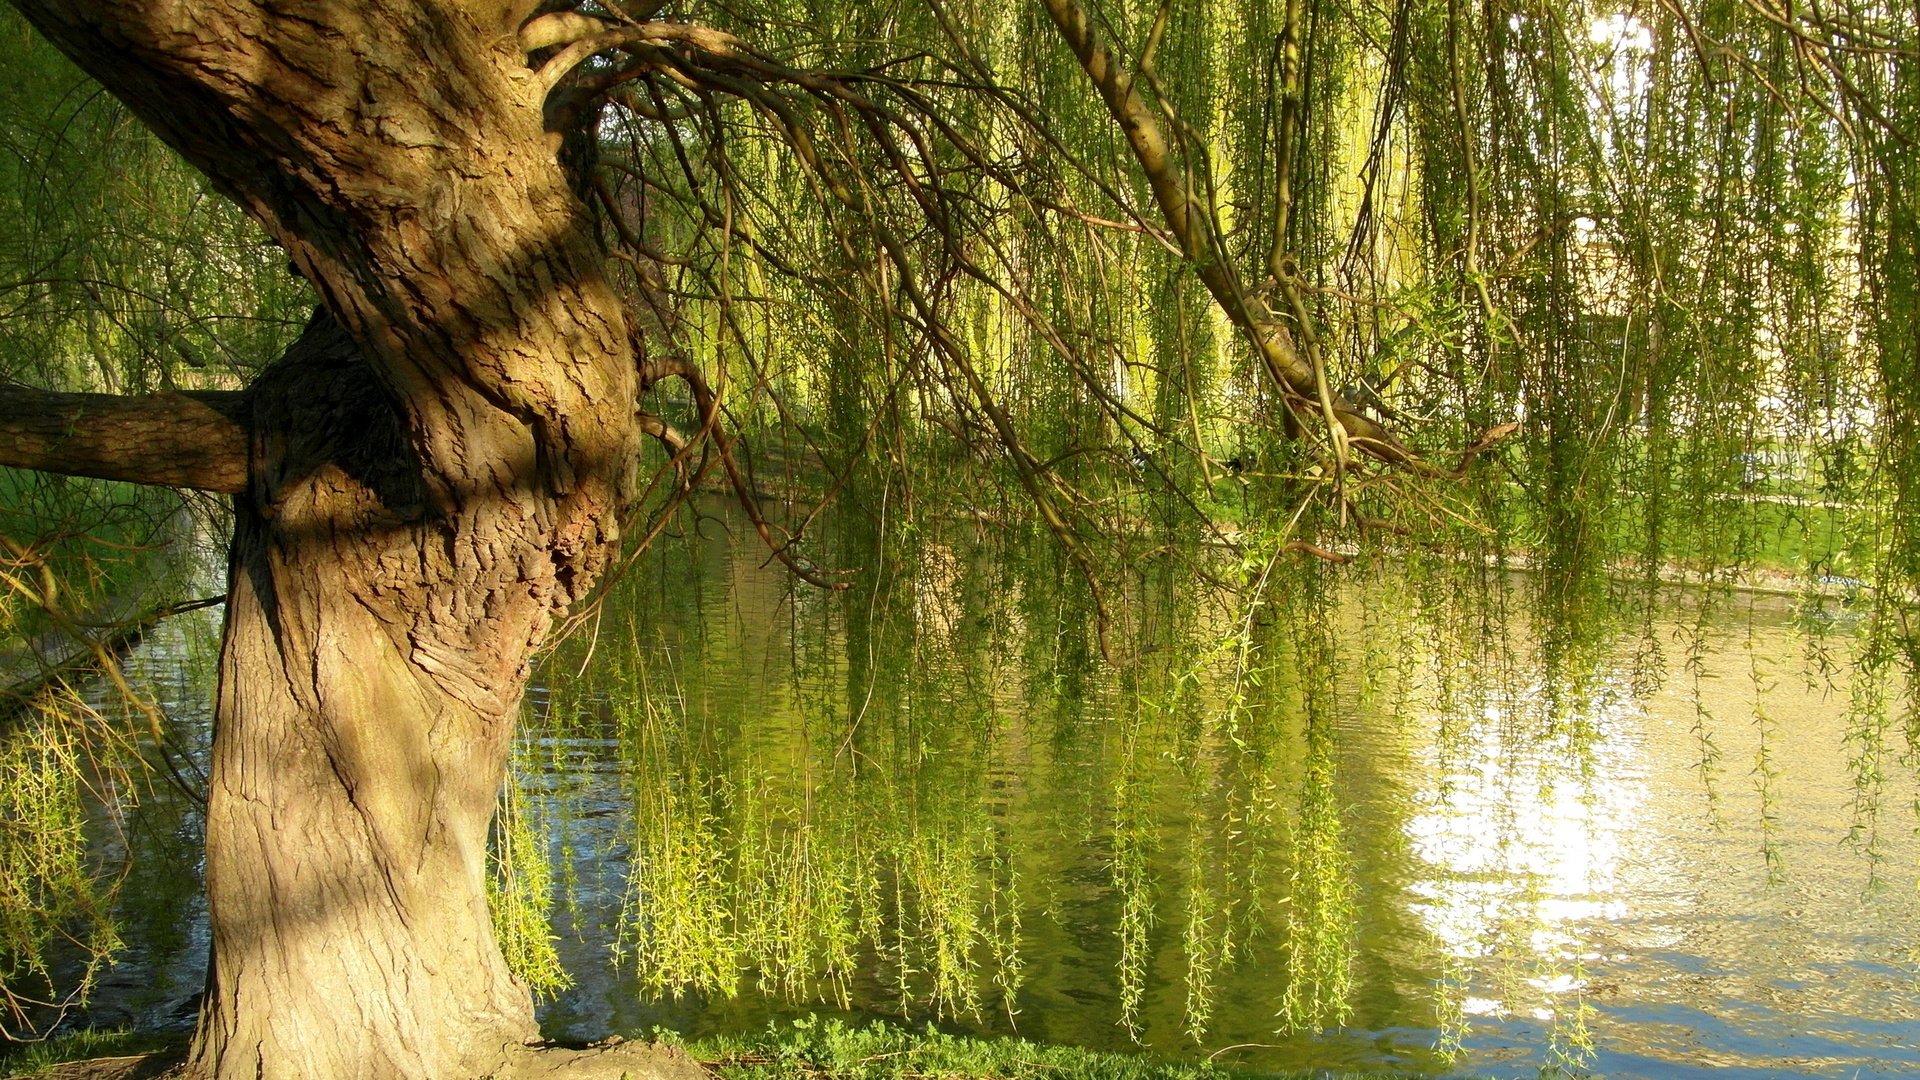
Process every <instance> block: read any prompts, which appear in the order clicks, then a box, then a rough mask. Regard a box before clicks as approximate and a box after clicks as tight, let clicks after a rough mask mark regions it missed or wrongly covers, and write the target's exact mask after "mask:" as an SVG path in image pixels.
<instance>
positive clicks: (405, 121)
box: [0, 0, 636, 1080]
mask: <svg viewBox="0 0 1920 1080" xmlns="http://www.w3.org/2000/svg"><path fill="white" fill-rule="evenodd" d="M16 2H17V5H18V6H19V7H20V8H21V10H22V11H23V12H25V13H26V15H27V16H28V18H29V19H31V20H32V21H33V22H34V23H35V25H36V26H38V27H39V28H40V29H41V30H42V31H43V32H44V33H46V34H47V36H48V37H49V38H51V39H52V40H53V41H54V42H55V43H56V44H57V45H59V46H60V47H61V48H62V49H63V50H64V51H66V52H67V53H68V54H69V55H70V56H72V57H73V58H74V59H75V60H76V61H77V62H78V63H79V64H80V65H81V66H82V67H83V68H85V69H86V70H87V71H88V72H89V73H91V74H92V75H94V76H95V77H96V78H98V79H99V80H100V81H101V82H102V83H103V84H104V85H106V86H107V88H108V89H109V90H111V91H113V92H114V93H115V94H117V95H118V96H120V97H121V98H122V99H123V100H125V101H126V102H127V104H128V106H129V107H130V108H132V109H133V110H134V111H135V112H136V113H137V114H139V115H140V116H141V117H142V118H143V119H145V120H146V121H147V122H148V123H149V124H151V125H152V126H153V127H154V128H155V130H156V131H157V132H158V133H159V134H160V135H161V136H162V137H163V138H165V139H166V140H168V141H169V142H170V143H171V144H172V145H174V146H175V147H176V148H178V149H179V150H180V151H181V152H182V153H183V154H185V155H186V157H187V158H188V159H189V160H190V161H191V162H193V163H194V164H195V165H196V166H197V167H199V168H200V169H201V170H202V171H204V172H205V173H206V174H207V175H208V176H210V177H212V178H213V180H214V181H215V182H216V183H217V184H218V185H220V186H221V187H222V188H223V189H224V190H225V191H227V192H228V193H229V194H230V195H232V196H233V197H234V198H235V199H237V200H238V201H240V203H241V204H242V205H243V206H245V207H246V208H247V209H248V210H249V212H251V213H252V214H253V215H254V216H255V217H256V218H258V219H259V220H260V221H261V222H262V223H263V224H264V225H265V226H266V227H267V229H268V230H269V231H270V232H271V233H272V234H273V236H274V237H275V238H276V239H277V240H278V241H279V242H280V243H281V244H282V245H283V246H284V247H285V248H286V249H287V251H288V253H289V255H290V256H291V258H292V259H293V261H294V263H295V264H296V266H298V267H299V269H300V271H301V272H302V273H303V274H305V275H306V276H307V277H308V279H309V280H311V281H313V282H314V283H315V285H316V286H317V287H318V289H319V291H320V294H321V296H322V298H323V301H324V304H325V311H324V312H323V313H322V314H320V315H319V316H317V317H316V319H315V321H314V322H313V324H312V325H311V326H309V328H308V329H307V332H306V333H305V335H304V336H303V337H302V338H301V339H300V341H299V342H298V343H297V344H296V345H295V346H294V347H293V348H292V349H291V350H289V352H288V354H287V355H286V356H285V357H284V358H283V359H282V360H280V361H279V362H278V363H277V364H275V365H273V366H272V367H271V368H270V369H269V370H268V371H267V373H266V374H264V375H263V376H262V377H261V378H260V379H259V380H258V382H257V384H256V385H255V386H253V387H251V388H250V389H249V390H248V392H247V399H246V406H247V407H246V408H245V409H236V408H234V407H233V406H234V404H235V403H234V402H233V401H232V400H230V399H222V400H220V401H219V402H217V404H218V405H219V408H218V409H217V410H212V409H209V407H208V404H207V402H206V400H204V399H203V400H198V401H196V400H190V399H184V398H183V399H176V400H175V401H174V404H176V405H179V406H180V407H181V408H182V409H190V408H191V409H199V410H200V414H201V415H210V416H216V417H217V418H218V422H217V423H214V424H212V425H211V427H210V430H209V435H210V436H212V437H213V438H210V440H209V441H210V442H216V443H218V445H219V446H222V447H237V446H239V445H242V444H244V445H245V446H246V448H247V449H246V451H245V460H244V461H241V462H235V461H233V460H231V458H232V451H231V450H229V451H227V452H225V453H224V454H222V453H221V452H218V451H217V450H213V449H207V450H205V452H206V454H207V455H208V456H211V457H214V458H218V459H219V460H217V461H209V462H201V463H199V464H197V465H192V466H182V467H181V468H187V469H188V470H189V471H195V470H197V471H198V475H197V476H195V477H185V478H182V477H180V476H178V475H174V474H175V473H177V472H179V471H180V469H178V468H176V469H174V470H173V471H172V472H166V474H165V476H164V477H161V476H160V475H159V474H158V473H156V470H154V469H152V468H140V467H137V466H139V465H140V464H141V463H140V462H139V461H138V460H137V459H129V460H127V461H124V462H119V463H116V461H115V457H114V455H113V454H112V453H94V454H92V455H90V456H89V455H80V454H67V455H64V456H63V455H62V454H61V453H60V451H59V446H58V444H59V443H60V442H61V441H62V438H63V436H59V435H58V434H57V433H56V434H55V435H53V436H50V437H49V438H48V439H43V440H41V441H40V442H34V441H33V440H31V439H29V440H26V441H25V442H21V443H18V444H17V445H13V444H8V443H6V442H5V441H4V440H0V460H5V462H6V463H9V464H19V465H29V466H35V467H42V468H51V469H55V470H57V471H68V472H86V473H90V474H93V475H108V476H115V477H118V478H124V479H134V480H144V481H146V482H163V483H174V484H185V485H187V486H201V487H206V488H209V489H212V490H224V491H229V492H236V497H235V507H236V517H237V522H238V525H237V529H236V534H235V537H234V544H233V556H232V593H231V599H230V601H229V606H228V615H227V627H226V635H225V640H224V644H223V646H222V652H221V660H220V689H219V704H218V710H217V714H216V726H215V734H214V768H213V774H212V789H211V792H210V801H209V807H208V822H207V847H208V852H207V881H208V889H209V893H210V899H211V913H212V920H213V936H214V951H213V958H212V970H211V976H210V986H209V993H208V996H207V1000H206V1004H205V1006H204V1009H203V1012H202V1016H201V1028H200V1033H199V1036H198V1038H197V1040H196V1043H195V1049H194V1053H193V1059H192V1067H193V1069H194V1071H195V1072H196V1073H200V1074H203V1075H207V1076H220V1077H228V1076H233V1077H239V1076H246V1077H249V1078H253V1077H288V1078H295V1077H298V1078H307V1080H315V1078H326V1077H340V1078H349V1077H351V1078H365V1077H446V1078H452V1077H464V1076H481V1075H487V1074H489V1073H491V1072H492V1071H494V1070H495V1069H496V1068H498V1067H499V1066H500V1065H501V1064H502V1063H504V1061H505V1060H506V1058H507V1057H508V1049H509V1048H510V1047H511V1046H512V1045H513V1044H515V1043H517V1042H519V1041H521V1040H524V1039H526V1038H528V1037H530V1036H531V1035H533V1033H534V1029H533V1022H532V1013H531V1006H530V1003H529V999H528V996H527V994H526V992H525V990H524V988H521V987H518V986H516V985H514V983H513V982H512V979H511V977H510V976H509V974H508V972H507V970H506V968H505V965H504V963H503V961H502V958H501V955H500V951H499V949H498V947H497V945H496V943H495V942H494V940H493V936H492V931H491V928H490V925H489V921H488V916H487V909H486V900H485V890H484V869H485V845H486V834H487V825H488V821H489V819H490V816H491V814H492V810H493V806H494V801H495V797H496V794H497V791H498V787H499V784H500V782H501V779H502V774H503V771H504V768H505V763H506V758H507V747H508V743H509V740H510V738H511V733H512V726H513V720H514V716H515V713H516V711H517V709H518V706H519V701H520V697H521V692H522V689H523V687H524V685H525V682H526V676H527V665H528V660H529V656H530V654H531V652H532V650H533V649H534V648H536V647H537V646H538V645H539V643H540V642H541V639H542V637H543V636H544V635H545V634H546V633H547V631H548V629H549V627H550V626H551V624H552V621H553V618H554V616H555V615H556V614H557V613H558V612H560V611H561V610H563V609H564V608H565V607H566V605H568V604H569V603H571V602H572V601H574V600H575V599H577V598H578V597H580V596H581V595H582V594H583V593H584V592H585V591H586V590H587V589H588V588H589V587H591V585H592V583H593V581H594V580H595V578H596V577H597V576H598V574H599V572H600V570H601V568H602V567H603V566H604V565H605V564H606V562H607V561H608V559H609V557H610V555H611V552H612V550H613V548H614V545H615V544H616V543H617V533H616V522H617V515H618V512H619V510H620V508H621V506H622V504H623V502H624V500H625V499H626V498H628V496H629V493H630V487H631V480H630V470H631V468H632V457H633V454H634V451H635V439H636V428H635V422H634V411H633V406H634V377H635V376H634V357H633V351H632V347H631V345H630V343H629V340H628V335H627V330H626V326H625V323H624V321H623V318H622V314H621V310H620V306H619V304H618V302H617V299H616V297H615V296H614V294H613V293H612V291H611V289H610V288H609V287H608V285H607V283H606V281H605V280H604V278H603V276H602V266H603V255H602V252H601V251H600V249H599V247H598V245H597V243H596V241H595V239H594V236H593V233H592V229H591V227H590V222H589V220H588V218H587V214H586V212H585V209H584V207H583V206H582V205H581V203H580V202H579V201H578V200H577V199H576V198H575V196H574V195H573V193H572V192H571V191H570V190H569V187H568V184H567V182H566V178H565V176H564V175H563V172H562V169H561V167H560V164H559V162H558V160H557V151H558V149H559V139H558V137H557V136H555V135H553V134H550V133H549V132H548V131H546V130H545V127H544V121H543V110H542V105H543V98H544V89H543V87H542V86H541V85H540V83H539V82H538V80H537V79H536V78H535V77H534V75H533V73H531V72H529V71H528V70H527V68H526V63H525V58H524V56H523V55H522V54H521V53H520V51H519V47H518V45H517V44H516V43H515V40H514V30H515V29H516V27H517V25H518V22H519V20H520V18H521V17H522V16H523V15H524V14H525V13H526V12H525V11H524V10H516V7H515V5H512V4H506V3H500V2H497V0H494V2H474V3H468V4H461V3H457V2H454V0H303V2H301V3H299V4H294V5H284V6H283V5H279V4H277V3H273V2H269V0H261V2H259V3H254V2H248V0H157V2H154V3H140V4H125V3H121V2H119V0H16ZM527 6H530V5H527ZM163 406H164V401H163V400H162V399H143V400H141V401H138V402H126V403H124V407H119V406H114V405H112V404H110V403H103V402H101V401H98V400H89V401H86V402H79V403H75V404H73V410H72V411H73V416H74V420H73V422H72V435H71V439H73V440H78V441H76V442H74V443H73V445H74V446H76V447H78V446H80V445H82V444H83V443H84V444H87V445H92V444H91V443H89V442H88V438H89V430H88V427H89V425H88V419H87V418H88V417H89V416H92V417H94V418H96V419H99V420H100V423H99V424H98V425H97V428H98V430H99V432H100V433H101V435H100V438H101V439H103V440H106V441H107V442H112V441H113V440H116V439H124V438H125V437H126V433H127V431H129V430H135V431H137V430H138V429H140V428H141V427H142V425H145V426H146V427H147V428H148V429H150V431H151V433H152V435H153V437H154V438H155V439H156V440H159V445H157V446H156V449H155V451H154V452H156V453H160V454H165V453H167V452H168V451H167V449H166V446H167V445H169V440H170V444H171V445H173V446H174V447H175V448H179V447H182V446H184V445H186V444H188V443H191V442H192V441H193V440H192V438H191V436H190V435H183V434H182V432H181V425H180V424H179V423H178V417H174V418H172V419H171V420H169V419H167V418H166V417H164V416H162V415H160V414H163V413H165V411H166V410H165V409H164V407H163ZM141 409H145V410H147V411H146V412H144V413H142V412H140V411H139V410H141ZM0 412H4V410H0ZM3 421H4V417H0V422H3ZM109 421H111V422H109ZM163 421H164V422H163ZM116 425H117V426H116ZM109 429H111V431H109ZM10 446H11V449H10V448H9V447H10ZM203 449H205V448H203ZM82 458H85V461H82V460H81V459H82ZM148 464H149V465H150V464H151V463H148ZM162 471H163V472H164V470H162ZM241 477H243V478H244V483H242V482H241V481H240V480H238V479H237V478H241ZM242 487H244V490H238V491H236V489H239V488H242Z"/></svg>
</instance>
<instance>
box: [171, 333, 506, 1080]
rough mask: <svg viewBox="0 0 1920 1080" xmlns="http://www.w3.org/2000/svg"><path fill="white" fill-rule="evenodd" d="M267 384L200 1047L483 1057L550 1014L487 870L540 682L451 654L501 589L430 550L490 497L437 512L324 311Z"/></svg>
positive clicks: (261, 394) (223, 718) (264, 1070)
mask: <svg viewBox="0 0 1920 1080" xmlns="http://www.w3.org/2000/svg"><path fill="white" fill-rule="evenodd" d="M253 396H254V401H253V408H254V418H253V427H254V430H256V431H258V432H262V433H267V434H265V435H264V437H262V438H260V439H258V440H257V446H258V450H257V452H256V455H255V460H254V462H253V472H254V475H255V489H254V491H252V492H251V493H250V494H249V495H247V496H244V497H242V498H240V499H238V500H236V507H235V510H236V528H235V534H234V540H233V549H232V563H231V570H230V573H231V582H230V589H229V599H228V605H227V623H226V633H225V638H224V641H223V643H222V647H221V655H220V683H219V702H218V709H217V712H216V726H215V737H214V758H213V771H212V781H211V788H210V792H209V796H210V798H209V803H208V820H207V862H206V877H207V889H208V897H209V907H210V911H211V915H212V923H213V938H214V940H213V956H212V963H211V970H210V975H209V985H208V993H207V997H206V1001H205V1004H204V1006H203V1009H202V1015H201V1024H200V1032H199V1036H198V1039H197V1040H196V1043H195V1048H194V1053H193V1065H194V1068H195V1071H196V1072H198V1073H201V1074H203V1075H206V1076H209V1077H247V1078H255V1077H289V1078H292V1077H462V1076H481V1075H486V1074H489V1073H491V1072H493V1071H495V1070H496V1069H498V1068H499V1067H500V1066H501V1065H503V1064H504V1062H505V1061H506V1059H507V1052H506V1050H507V1048H508V1047H510V1046H512V1045H514V1044H518V1043H520V1042H523V1041H525V1040H527V1039H529V1038H531V1037H532V1036H533V1035H534V1034H535V1030H534V1026H533V1016H532V1009H531V1005H530V1002H529V999H528V996H527V994H526V992H525V990H524V988H522V987H519V986H517V985H515V984H514V982H513V980H512V978H511V976H509V974H508V973H507V970H506V967H505V964H504V962H503V960H502V958H501V955H500V950H499V948H498V947H497V945H496V944H495V942H494V938H493V931H492V926H491V924H490V921H489V918H488V914H487V901H486V890H485V873H486V851H487V827H488V822H489V820H490V819H491V817H492V813H493V808H494V803H495V799H496V796H497V793H498V791H499V786H500V783H501V780H502V773H503V770H504V767H505V762H506V760H507V743H508V740H509V738H510V737H511V733H512V730H513V719H514V713H515V710H516V709H517V707H518V705H519V694H520V688H521V686H522V680H520V679H518V678H507V679H504V680H501V682H500V683H499V684H498V685H493V686H481V685H478V684H477V683H474V682H471V681H460V682H458V683H455V684H449V683H448V682H447V681H446V680H445V679H444V678H443V676H442V674H441V671H443V670H444V668H445V666H446V664H445V657H444V656H443V655H442V654H443V653H444V651H445V649H446V648H447V645H448V644H449V643H448V642H447V641H446V640H445V637H446V631H447V630H448V629H450V627H449V623H453V625H458V624H457V623H454V622H453V620H448V619H446V618H445V616H446V615H448V614H450V613H451V612H454V611H460V610H467V611H471V612H473V613H475V614H478V613H479V612H481V611H483V610H484V608H485V606H486V603H487V599H488V598H487V595H486V590H485V589H484V588H480V589H475V588H473V587H472V586H470V585H463V584H461V583H460V582H458V581H448V580H445V578H444V576H443V575H439V574H435V573H434V572H433V570H432V568H431V564H433V563H434V562H435V561H436V560H437V559H439V558H441V557H442V555H443V553H444V552H445V551H446V550H448V548H449V547H459V546H461V545H464V544H471V543H473V542H474V541H475V540H476V536H475V535H474V534H475V533H476V532H483V531H485V530H486V529H487V528H488V515H486V514H473V515H455V516H452V517H442V516H439V515H432V514H428V513H426V512H425V511H426V507H425V500H424V495H425V484H424V482H423V480H422V478H421V476H420V472H419V466H418V464H417V458H416V457H415V455H414V454H413V453H412V452H411V449H410V447H409V446H408V443H407V440H406V433H405V430H404V427H403V424H402V420H401V417H400V416H399V415H398V414H397V412H396V411H395V410H394V408H393V406H392V404H391V402H390V401H389V399H388V398H387V396H386V394H385V393H384V391H383V390H382V389H381V388H380V387H379V386H378V385H377V384H376V383H375V382H374V380H373V376H372V372H371V370H370V369H369V367H368V365H367V364H365V363H364V362H363V361H362V360H361V359H360V357H359V354H358V352H357V350H356V349H355V348H354V346H353V344H352V342H351V341H350V340H349V339H347V337H346V336H345V335H344V334H343V333H341V332H340V331H339V330H338V328H337V327H336V326H335V325H334V324H333V323H332V320H331V319H330V318H327V317H325V316H322V317H320V318H318V319H317V320H316V321H315V323H314V324H313V325H312V326H311V327H310V328H309V330H308V332H307V333H306V335H305V336H303V337H302V339H301V341H300V342H299V343H298V344H297V345H296V346H295V347H294V348H293V349H292V350H291V351H290V352H289V353H288V355H287V357H286V358H285V359H284V360H283V361H282V362H281V363H280V364H279V365H277V366H276V367H275V368H274V369H273V370H272V371H270V372H269V373H268V374H267V375H266V376H265V377H264V378H263V379H261V381H260V382H259V383H258V384H256V386H255V387H254V389H253ZM436 578H438V579H439V580H435V579H436Z"/></svg>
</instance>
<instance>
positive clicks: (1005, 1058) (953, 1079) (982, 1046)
mask: <svg viewBox="0 0 1920 1080" xmlns="http://www.w3.org/2000/svg"><path fill="white" fill-rule="evenodd" d="M655 1037H656V1038H659V1039H662V1040H664V1041H668V1042H675V1043H679V1044H680V1045H682V1046H684V1047H685V1048H686V1050H687V1052H688V1053H689V1054H691V1055H692V1056H693V1057H694V1058H695V1059H696V1060H698V1061H700V1062H703V1063H705V1064H706V1065H707V1066H708V1067H709V1068H710V1069H711V1070H713V1072H714V1073H716V1074H717V1075H718V1076H720V1077H722V1078H723V1080H1255V1078H1259V1080H1290V1078H1294V1077H1299V1078H1306V1077H1314V1078H1316V1080H1340V1078H1342V1077H1349V1076H1351V1077H1359V1076H1362V1075H1365V1076H1369V1077H1373V1078H1376V1080H1377V1078H1378V1077H1380V1076H1382V1075H1391V1074H1382V1073H1366V1074H1360V1073H1332V1072H1285V1073H1273V1072H1252V1071H1248V1070H1243V1069H1234V1068H1229V1067H1226V1066H1219V1065H1209V1064H1205V1063H1196V1062H1177V1061H1170V1060H1167V1059H1164V1058H1157V1057H1153V1056H1151V1055H1147V1054H1113V1053H1103V1052H1100V1051H1096V1050H1082V1049H1079V1048H1077V1047H1071V1046H1050V1045H1046V1044H1043V1043H1035V1042H1028V1041H1027V1040H1025V1039H978V1038H971V1037H967V1036H960V1035H948V1034H945V1033H944V1032H940V1031H936V1030H933V1029H931V1028H927V1029H924V1030H920V1031H913V1030H909V1029H907V1028H904V1027H899V1026H897V1025H893V1024H884V1023H877V1024H871V1025H865V1026H859V1027H855V1026H853V1025H850V1024H847V1023H845V1022H843V1021H841V1020H837V1019H826V1020H823V1019H820V1018H817V1017H816V1018H808V1019H803V1020H792V1021H787V1022H784V1023H780V1022H776V1023H774V1024H770V1025H768V1026H767V1027H766V1028H765V1029H763V1030H762V1031H760V1032H758V1033H756V1034H753V1035H745V1036H738V1035H735V1036H715V1037H710V1038H704V1039H698V1040H692V1041H687V1040H682V1039H680V1038H679V1037H678V1036H676V1035H674V1034H673V1033H671V1032H656V1033H655ZM185 1047H186V1036H184V1035H154V1034H142V1033H137V1032H130V1031H90V1030H89V1031H75V1032H71V1033H69V1034H66V1035H62V1036H60V1037H58V1038H55V1039H50V1040H48V1041H47V1042H43V1043H28V1044H23V1045H20V1046H17V1047H13V1048H7V1049H0V1077H31V1076H34V1075H35V1074H38V1073H40V1072H43V1071H45V1070H47V1069H49V1068H52V1067H53V1066H55V1065H58V1064H61V1063H62V1062H67V1061H83V1060H86V1059H88V1058H99V1057H127V1056H131V1055H135V1054H148V1053H154V1052H157V1051H169V1050H172V1051H177V1050H183V1049H185ZM1409 1075H1412V1074H1409Z"/></svg>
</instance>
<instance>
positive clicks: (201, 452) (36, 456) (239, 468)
mask: <svg viewBox="0 0 1920 1080" xmlns="http://www.w3.org/2000/svg"><path fill="white" fill-rule="evenodd" d="M248 443H249V433H248V427H247V398H246V395H245V394H243V393H236V392H226V391H191V392H185V393H162V394H147V395H144V396H139V397H134V396H127V395H118V394H67V393H58V392H55V391H51V390H36V389H32V388H30V387H25V386H12V385H10V386H4V387H0V465H11V466H14V467H15V468H21V469H38V470H40V471H41V472H50V473H58V474H61V475H63V476H91V477H95V478H98V479H101V480H124V481H127V482H128V483H134V484H153V485H157V486H161V487H178V488H194V489H197V490H200V491H214V492H220V493H222V494H226V495H237V494H240V493H241V492H244V491H246V490H247V451H248Z"/></svg>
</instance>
